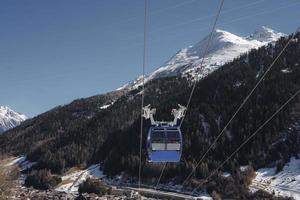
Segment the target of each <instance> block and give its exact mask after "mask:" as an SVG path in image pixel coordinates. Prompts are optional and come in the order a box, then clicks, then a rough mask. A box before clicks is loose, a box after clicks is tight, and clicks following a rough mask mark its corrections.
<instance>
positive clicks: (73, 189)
mask: <svg viewBox="0 0 300 200" xmlns="http://www.w3.org/2000/svg"><path fill="white" fill-rule="evenodd" d="M99 167H100V165H99V164H97V165H91V166H90V167H88V168H87V169H84V170H76V171H74V172H71V173H67V174H65V175H64V176H62V183H61V184H60V185H59V186H58V187H57V188H56V190H57V191H61V192H67V193H77V192H78V187H79V185H80V184H81V183H83V182H84V181H85V180H86V179H87V178H91V177H92V178H101V177H103V176H104V175H103V172H102V171H101V170H100V168H99Z"/></svg>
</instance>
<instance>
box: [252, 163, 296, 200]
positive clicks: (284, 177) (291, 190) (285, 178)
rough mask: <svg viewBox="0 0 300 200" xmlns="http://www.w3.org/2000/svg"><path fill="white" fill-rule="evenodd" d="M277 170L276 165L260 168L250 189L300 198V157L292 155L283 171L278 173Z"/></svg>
mask: <svg viewBox="0 0 300 200" xmlns="http://www.w3.org/2000/svg"><path fill="white" fill-rule="evenodd" d="M275 172H276V168H275V167H273V168H262V169H259V170H258V171H257V172H256V177H255V178H254V180H253V181H252V184H251V185H250V189H251V190H252V191H257V190H258V189H261V190H264V191H267V192H269V193H271V194H272V193H273V194H275V195H276V196H286V197H294V198H295V199H296V200H300V159H296V158H294V157H292V158H291V160H290V162H289V163H287V164H286V165H285V166H284V168H283V170H282V171H281V172H279V173H277V174H275Z"/></svg>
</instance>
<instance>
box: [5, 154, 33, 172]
mask: <svg viewBox="0 0 300 200" xmlns="http://www.w3.org/2000/svg"><path fill="white" fill-rule="evenodd" d="M34 164H36V162H30V161H28V160H26V156H19V157H16V158H13V159H11V161H10V162H9V163H7V164H6V166H7V167H8V166H12V165H17V166H19V168H20V170H21V171H24V170H26V169H29V168H31V167H32V166H33V165H34Z"/></svg>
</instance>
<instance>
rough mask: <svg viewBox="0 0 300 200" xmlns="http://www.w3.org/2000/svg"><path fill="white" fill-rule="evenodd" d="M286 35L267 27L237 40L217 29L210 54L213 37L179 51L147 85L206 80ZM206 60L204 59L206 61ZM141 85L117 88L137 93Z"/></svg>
mask: <svg viewBox="0 0 300 200" xmlns="http://www.w3.org/2000/svg"><path fill="white" fill-rule="evenodd" d="M283 36H285V34H283V33H280V32H276V31H274V30H272V29H270V28H267V27H264V26H263V27H260V28H259V29H257V30H256V31H255V32H254V33H253V34H251V35H249V36H247V37H241V36H237V35H235V34H232V33H230V32H227V31H224V30H220V29H217V30H215V32H214V33H213V35H212V39H211V42H210V47H209V50H208V52H204V50H205V49H206V46H207V43H208V41H209V38H210V36H206V37H205V38H204V39H202V40H201V41H200V42H198V43H196V44H195V45H192V46H189V47H187V48H183V49H181V50H179V51H178V52H177V53H176V54H175V55H174V56H173V57H171V59H170V60H169V61H167V62H166V63H165V64H163V65H162V66H160V67H159V68H158V69H157V70H155V71H154V72H152V73H150V74H149V75H147V76H145V82H148V81H150V80H152V79H156V78H160V77H167V76H177V75H179V74H182V75H184V76H187V75H191V76H192V77H193V78H192V80H194V79H195V78H199V79H201V78H204V77H206V76H207V75H208V74H210V73H212V72H213V71H215V70H216V69H218V68H219V67H221V66H222V65H224V64H225V63H227V62H230V61H232V60H233V59H234V58H237V57H238V56H240V55H241V54H244V53H246V52H248V51H250V50H251V49H257V48H259V47H261V46H264V45H267V44H269V43H273V42H275V41H276V40H278V39H279V38H280V37H283ZM203 58H204V59H203ZM141 84H142V76H140V77H138V78H137V79H135V80H133V81H131V82H129V83H127V84H125V85H124V86H122V87H120V88H118V89H117V90H120V89H136V88H138V87H139V86H140V85H141Z"/></svg>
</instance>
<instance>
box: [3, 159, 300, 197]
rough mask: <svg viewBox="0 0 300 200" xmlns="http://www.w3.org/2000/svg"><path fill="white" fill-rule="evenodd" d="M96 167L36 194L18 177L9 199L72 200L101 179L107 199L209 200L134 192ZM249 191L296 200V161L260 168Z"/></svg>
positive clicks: (299, 168)
mask: <svg viewBox="0 0 300 200" xmlns="http://www.w3.org/2000/svg"><path fill="white" fill-rule="evenodd" d="M33 164H34V163H30V162H28V161H26V159H25V157H18V158H8V159H5V161H2V162H1V166H2V167H4V168H6V169H11V168H12V167H13V166H19V169H20V170H24V169H27V168H29V167H31V166H32V165H33ZM99 167H100V166H99V164H98V165H91V166H90V167H88V168H86V169H84V170H81V169H78V168H72V169H70V170H69V171H68V172H67V173H66V174H65V175H63V176H62V182H61V184H59V185H58V186H57V187H56V188H55V189H54V190H49V191H39V190H34V189H29V188H25V187H24V186H23V184H24V179H25V178H26V176H25V175H21V176H20V178H19V180H17V181H16V182H15V183H14V189H13V193H12V195H13V196H14V197H13V198H14V199H22V198H24V197H26V198H28V197H29V198H33V197H34V198H42V197H43V198H44V197H47V199H55V198H56V197H57V198H60V199H67V198H71V199H73V198H75V197H76V196H78V187H79V185H80V184H81V183H82V182H84V181H85V180H86V179H87V178H89V177H91V178H98V179H103V180H104V181H105V182H107V183H108V184H109V185H111V186H112V188H113V192H114V195H112V196H106V198H107V199H112V200H114V199H120V198H121V197H124V198H125V197H126V196H127V197H128V198H129V197H131V198H133V199H134V198H135V197H136V198H137V197H138V196H139V195H143V196H147V197H148V198H144V199H152V198H153V197H155V199H163V198H166V197H167V198H172V199H204V200H209V199H212V198H211V197H210V196H208V195H199V196H197V197H195V196H193V195H192V194H182V193H180V192H178V191H176V187H174V188H171V189H170V190H168V191H167V190H164V189H163V188H164V187H163V186H160V188H159V189H158V190H155V188H154V187H153V186H148V185H142V187H141V188H138V187H137V185H136V184H130V183H127V184H124V183H121V182H120V181H118V178H116V179H114V180H112V179H107V178H105V176H104V175H103V172H102V171H101V170H100V169H99ZM250 190H251V191H253V192H255V191H257V190H264V191H266V192H268V193H270V194H274V195H275V196H285V197H294V198H295V199H296V200H300V159H296V158H294V157H293V158H291V160H290V162H289V163H287V164H286V165H285V166H284V168H283V170H282V171H281V172H279V173H277V174H276V168H275V167H274V168H263V169H259V170H258V171H257V172H256V177H255V178H254V179H253V181H252V184H251V185H250Z"/></svg>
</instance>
